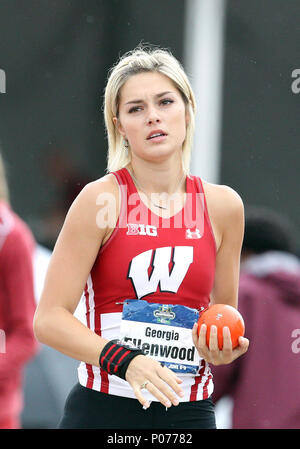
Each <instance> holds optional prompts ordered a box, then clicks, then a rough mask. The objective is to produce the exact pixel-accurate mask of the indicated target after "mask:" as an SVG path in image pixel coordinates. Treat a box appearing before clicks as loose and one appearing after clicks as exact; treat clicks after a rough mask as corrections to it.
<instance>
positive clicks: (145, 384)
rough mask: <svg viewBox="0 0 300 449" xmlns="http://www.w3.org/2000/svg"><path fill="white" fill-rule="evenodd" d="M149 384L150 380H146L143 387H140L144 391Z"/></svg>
mask: <svg viewBox="0 0 300 449" xmlns="http://www.w3.org/2000/svg"><path fill="white" fill-rule="evenodd" d="M148 383H149V382H148V380H146V382H144V383H142V385H141V386H140V389H141V390H143V388H146V386H147V384H148Z"/></svg>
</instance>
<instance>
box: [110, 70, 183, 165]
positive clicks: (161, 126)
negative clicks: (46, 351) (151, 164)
mask: <svg viewBox="0 0 300 449" xmlns="http://www.w3.org/2000/svg"><path fill="white" fill-rule="evenodd" d="M115 125H116V126H117V127H118V130H119V132H120V133H121V134H122V136H123V137H124V138H126V139H127V140H128V142H129V146H130V148H131V151H132V156H133V157H139V158H141V159H145V160H148V161H162V160H164V159H166V158H167V157H168V156H169V155H171V154H172V153H174V152H176V151H178V152H181V151H182V144H183V142H184V139H185V136H186V125H187V113H186V107H185V103H184V101H183V99H182V96H181V94H180V92H179V91H178V89H177V88H176V87H175V85H174V84H173V82H172V81H171V80H170V79H169V78H168V77H167V76H165V75H162V74H161V73H157V72H144V73H139V74H137V75H133V76H131V77H130V78H129V79H128V80H127V81H126V83H125V84H124V85H123V87H122V89H121V91H120V103H119V118H118V119H115Z"/></svg>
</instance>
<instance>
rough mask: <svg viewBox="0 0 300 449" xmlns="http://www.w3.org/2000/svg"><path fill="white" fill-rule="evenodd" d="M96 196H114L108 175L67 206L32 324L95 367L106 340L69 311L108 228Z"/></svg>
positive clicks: (45, 339)
mask: <svg viewBox="0 0 300 449" xmlns="http://www.w3.org/2000/svg"><path fill="white" fill-rule="evenodd" d="M99 195H103V198H104V197H105V195H107V196H109V198H110V199H111V198H114V197H115V187H114V185H113V183H112V182H111V181H110V180H109V179H107V177H105V178H102V179H101V180H98V181H94V182H92V183H89V184H87V185H86V186H85V187H84V189H83V190H82V191H81V192H80V194H79V195H78V197H77V198H76V199H75V201H74V202H73V204H72V206H71V207H70V209H69V211H68V213H67V216H66V219H65V222H64V225H63V227H62V229H61V232H60V234H59V237H58V239H57V242H56V244H55V247H54V250H53V254H52V256H51V260H50V263H49V267H48V271H47V275H46V279H45V284H44V289H43V292H42V295H41V299H40V301H39V304H38V307H37V310H36V313H35V317H34V322H33V328H34V333H35V336H36V338H37V340H39V341H40V342H41V343H44V344H46V345H48V346H51V347H53V348H55V349H57V350H58V351H60V352H62V353H64V354H66V355H68V356H70V357H72V358H74V359H77V360H80V361H83V362H86V363H90V364H92V365H95V366H99V354H100V352H101V350H102V348H103V347H104V346H105V344H106V343H107V340H105V339H103V338H101V337H100V336H98V335H97V334H96V333H95V332H93V331H91V330H90V329H88V328H87V327H86V326H85V325H84V324H83V323H81V321H79V320H78V319H77V318H75V317H74V316H73V313H74V311H75V309H76V307H77V305H78V302H79V300H80V298H81V295H82V293H83V291H84V287H85V283H86V280H87V278H88V275H89V273H90V271H91V268H92V266H93V264H94V261H95V259H96V257H97V254H98V251H99V248H100V246H101V242H102V240H103V238H104V236H105V234H106V232H107V229H108V227H107V226H106V225H105V224H104V223H101V222H100V220H99V219H98V217H99V216H101V212H103V208H105V207H106V208H107V204H106V205H105V204H104V205H99V204H97V202H98V203H99ZM97 199H98V201H97ZM111 212H113V210H111Z"/></svg>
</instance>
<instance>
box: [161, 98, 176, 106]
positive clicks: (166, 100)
mask: <svg viewBox="0 0 300 449" xmlns="http://www.w3.org/2000/svg"><path fill="white" fill-rule="evenodd" d="M160 103H161V104H162V105H163V106H167V105H168V104H171V103H174V100H171V98H164V99H163V100H161V102H160Z"/></svg>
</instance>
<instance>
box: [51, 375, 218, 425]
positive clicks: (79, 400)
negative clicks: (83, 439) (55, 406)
mask: <svg viewBox="0 0 300 449" xmlns="http://www.w3.org/2000/svg"><path fill="white" fill-rule="evenodd" d="M58 428H59V429H215V428H216V421H215V412H214V404H213V401H212V399H211V398H208V399H205V400H202V401H193V402H180V403H179V405H178V406H174V405H172V406H171V407H170V408H168V409H167V410H166V408H165V407H164V406H163V405H162V404H161V403H160V402H152V403H151V405H150V407H149V408H148V409H147V410H144V409H143V407H142V406H141V404H140V403H139V402H138V400H136V399H130V398H124V397H120V396H114V395H111V394H106V393H100V392H98V391H94V390H92V389H90V388H86V387H83V386H81V385H80V384H79V383H78V384H76V385H75V386H74V387H73V389H72V390H71V392H70V394H69V396H68V398H67V400H66V404H65V409H64V415H63V417H62V419H61V421H60V423H59V425H58Z"/></svg>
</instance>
